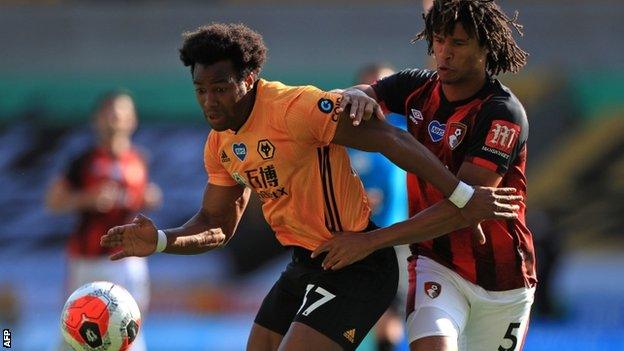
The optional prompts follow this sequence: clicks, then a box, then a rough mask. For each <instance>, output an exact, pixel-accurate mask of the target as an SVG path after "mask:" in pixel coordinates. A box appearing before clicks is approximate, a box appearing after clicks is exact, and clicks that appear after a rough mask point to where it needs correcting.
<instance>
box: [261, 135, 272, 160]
mask: <svg viewBox="0 0 624 351" xmlns="http://www.w3.org/2000/svg"><path fill="white" fill-rule="evenodd" d="M257 150H258V153H259V154H260V157H262V159H263V160H270V159H272V158H273V155H274V154H275V146H274V145H273V144H272V143H271V142H270V141H269V139H262V140H260V141H258V149H257Z"/></svg>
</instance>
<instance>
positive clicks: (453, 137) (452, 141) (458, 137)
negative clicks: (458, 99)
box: [448, 122, 468, 150]
mask: <svg viewBox="0 0 624 351" xmlns="http://www.w3.org/2000/svg"><path fill="white" fill-rule="evenodd" d="M467 129H468V127H466V125H465V124H463V123H459V122H453V123H451V124H450V125H449V135H448V144H449V147H450V148H451V150H455V148H456V147H457V145H459V144H461V142H462V140H464V136H465V135H466V130H467Z"/></svg>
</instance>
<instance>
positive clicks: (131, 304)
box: [61, 282, 141, 351]
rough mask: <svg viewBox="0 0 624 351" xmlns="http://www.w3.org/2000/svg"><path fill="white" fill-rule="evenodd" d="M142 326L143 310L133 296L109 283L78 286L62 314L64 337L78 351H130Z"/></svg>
mask: <svg viewBox="0 0 624 351" xmlns="http://www.w3.org/2000/svg"><path fill="white" fill-rule="evenodd" d="M140 325H141V312H140V311H139V307H138V306H137V303H136V302H135V301H134V298H132V295H130V293H129V292H128V291H127V290H126V289H124V288H122V287H121V286H119V285H116V284H113V283H109V282H93V283H88V284H85V285H83V286H81V287H80V288H78V290H76V291H74V293H73V294H71V296H70V297H69V298H68V299H67V302H66V303H65V306H64V307H63V313H62V315H61V332H62V333H63V338H64V339H65V341H66V342H67V343H68V344H69V345H70V346H71V347H72V348H73V349H74V350H77V351H95V350H97V351H121V350H127V349H128V348H129V346H130V344H131V343H132V342H133V341H134V339H135V338H136V336H137V333H138V332H139V326H140Z"/></svg>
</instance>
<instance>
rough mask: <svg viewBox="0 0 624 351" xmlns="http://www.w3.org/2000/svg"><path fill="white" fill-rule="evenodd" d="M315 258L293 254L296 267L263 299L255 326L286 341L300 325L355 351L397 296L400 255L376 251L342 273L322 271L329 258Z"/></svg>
mask: <svg viewBox="0 0 624 351" xmlns="http://www.w3.org/2000/svg"><path fill="white" fill-rule="evenodd" d="M362 235H365V234H362ZM310 254H311V252H310V251H308V250H305V249H303V248H300V247H295V248H293V256H292V261H291V262H290V263H289V264H288V266H287V267H286V270H285V271H284V272H282V275H281V276H280V278H279V280H278V281H277V282H276V283H275V285H273V288H272V289H271V291H270V292H269V294H268V295H267V296H266V297H265V298H264V301H263V302H262V306H261V307H260V310H259V311H258V315H257V316H256V319H255V323H257V324H259V325H261V326H263V327H265V328H267V329H269V330H272V331H274V332H276V333H279V334H281V335H285V334H286V332H287V331H288V328H290V324H291V323H292V322H300V323H303V324H306V325H308V326H310V327H312V328H314V329H315V330H317V331H319V332H321V333H323V334H324V335H326V336H328V337H329V338H331V339H332V340H334V341H335V342H337V343H338V344H340V345H341V346H342V347H343V349H344V350H355V349H356V348H357V346H358V345H359V344H360V342H362V339H364V337H365V336H366V334H367V333H368V331H369V330H370V329H371V328H372V327H373V325H375V323H376V322H377V320H378V319H379V317H381V315H382V314H383V313H384V312H385V311H386V309H387V308H388V306H390V303H391V302H392V300H393V299H394V298H395V296H396V292H397V285H398V280H399V270H398V264H397V258H396V254H395V251H394V249H393V248H391V247H390V248H385V249H381V250H378V251H375V252H373V253H372V254H370V255H369V256H368V257H366V258H364V259H363V260H361V261H359V262H356V263H354V264H352V265H350V266H347V267H345V268H343V269H340V270H338V271H325V270H323V268H322V267H321V263H322V262H323V258H324V257H325V255H321V256H319V257H317V258H315V259H311V258H310Z"/></svg>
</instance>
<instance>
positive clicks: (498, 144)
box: [485, 119, 520, 157]
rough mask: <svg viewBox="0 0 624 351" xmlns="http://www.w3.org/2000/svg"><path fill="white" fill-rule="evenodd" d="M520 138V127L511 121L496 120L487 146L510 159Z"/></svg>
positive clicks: (486, 141) (486, 142)
mask: <svg viewBox="0 0 624 351" xmlns="http://www.w3.org/2000/svg"><path fill="white" fill-rule="evenodd" d="M519 137H520V126H519V125H517V124H514V123H511V122H509V121H504V120H500V119H497V120H494V121H492V125H491V126H490V131H489V132H488V135H487V138H486V139H485V146H487V147H488V148H490V149H495V150H498V151H500V152H502V153H504V154H506V155H507V156H508V157H509V155H510V154H511V152H512V150H513V148H514V147H515V146H516V144H517V142H518V138H519Z"/></svg>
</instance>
